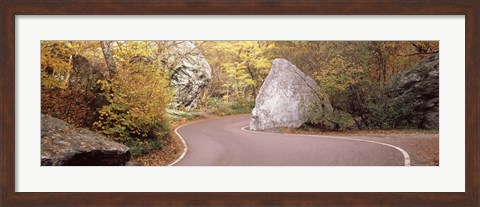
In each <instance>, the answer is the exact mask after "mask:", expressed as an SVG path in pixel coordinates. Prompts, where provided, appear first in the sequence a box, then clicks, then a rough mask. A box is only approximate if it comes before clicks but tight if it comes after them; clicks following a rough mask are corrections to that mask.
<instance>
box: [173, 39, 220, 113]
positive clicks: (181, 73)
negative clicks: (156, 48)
mask: <svg viewBox="0 0 480 207" xmlns="http://www.w3.org/2000/svg"><path fill="white" fill-rule="evenodd" d="M164 44H165V47H166V48H168V49H167V52H166V53H167V54H166V56H167V58H166V60H165V62H166V63H167V65H169V67H170V71H171V78H170V85H171V86H172V87H173V89H174V100H173V103H172V105H173V107H174V108H178V107H185V108H186V109H187V110H189V109H193V108H195V107H196V106H197V102H198V99H199V97H200V94H201V92H202V91H203V89H204V88H205V86H207V84H208V83H209V82H210V80H211V79H212V69H211V68H210V65H209V64H208V62H207V59H205V57H204V56H203V54H202V53H201V52H200V51H199V50H198V48H197V47H196V46H195V44H194V43H193V42H192V41H172V42H166V43H164Z"/></svg>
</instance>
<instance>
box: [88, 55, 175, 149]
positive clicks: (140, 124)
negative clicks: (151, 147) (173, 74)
mask: <svg viewBox="0 0 480 207" xmlns="http://www.w3.org/2000/svg"><path fill="white" fill-rule="evenodd" d="M100 82H101V84H102V91H103V95H104V97H105V98H106V99H107V101H108V103H109V104H107V105H105V106H104V107H103V108H102V109H101V110H100V120H99V121H98V122H96V123H95V126H96V127H97V128H98V129H99V130H101V131H102V132H103V133H104V134H107V135H110V136H112V137H114V139H115V140H116V141H119V142H122V143H124V144H126V145H127V146H130V147H132V148H134V149H132V150H138V153H139V154H142V153H143V150H142V149H148V147H144V145H145V143H144V142H145V141H146V140H148V141H149V142H151V141H152V140H155V139H157V138H161V137H165V136H167V135H168V124H167V119H166V117H165V108H166V106H167V104H168V103H169V102H170V98H171V92H170V89H169V85H168V84H169V82H168V79H167V75H166V74H164V72H162V71H160V70H158V69H157V67H156V65H154V64H152V65H146V64H142V63H130V64H125V65H124V67H123V68H122V69H120V70H119V71H118V72H117V74H116V75H115V76H114V77H113V78H110V79H107V80H102V81H100ZM135 153H137V152H135Z"/></svg>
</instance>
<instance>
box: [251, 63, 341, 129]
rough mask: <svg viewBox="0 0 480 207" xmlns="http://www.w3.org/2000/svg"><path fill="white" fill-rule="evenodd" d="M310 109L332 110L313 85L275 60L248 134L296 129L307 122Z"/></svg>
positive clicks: (258, 97) (286, 64)
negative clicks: (252, 131)
mask: <svg viewBox="0 0 480 207" xmlns="http://www.w3.org/2000/svg"><path fill="white" fill-rule="evenodd" d="M312 108H315V110H316V111H317V112H318V113H323V112H325V111H326V110H331V108H332V106H331V105H330V103H329V102H328V99H327V98H325V97H323V95H322V94H319V86H318V85H317V84H316V83H315V81H314V80H313V79H312V78H310V77H308V76H307V75H305V74H304V73H303V72H302V71H300V70H299V69H298V68H297V67H296V66H295V65H293V64H291V63H290V62H288V61H287V60H285V59H275V60H274V61H273V64H272V68H271V70H270V73H269V74H268V76H267V78H266V79H265V81H264V83H263V85H262V87H261V88H260V92H259V93H258V95H257V97H256V100H255V108H254V109H253V111H252V120H251V121H250V129H251V130H264V129H269V128H278V127H289V128H297V127H300V126H301V125H303V124H304V123H306V122H308V121H310V120H309V119H310V117H311V116H310V114H309V113H311V112H312Z"/></svg>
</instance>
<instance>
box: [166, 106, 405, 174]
mask: <svg viewBox="0 0 480 207" xmlns="http://www.w3.org/2000/svg"><path fill="white" fill-rule="evenodd" d="M249 122H250V115H236V116H229V117H224V118H217V119H210V120H205V121H200V122H195V123H191V124H187V125H184V126H181V127H179V128H177V129H176V132H177V134H178V135H179V136H181V138H182V139H183V140H184V141H185V142H186V145H187V146H188V147H187V150H186V153H185V154H184V156H182V158H181V159H179V160H177V162H175V164H174V165H175V166H385V165H386V166H394V165H396V166H405V165H410V160H409V159H410V158H409V155H408V153H407V152H405V151H404V150H403V149H401V148H399V147H397V146H393V145H388V144H385V143H380V142H372V141H365V140H355V139H354V138H351V137H332V136H320V135H295V134H280V133H266V132H255V131H249V130H246V129H242V128H244V127H245V126H248V123H249Z"/></svg>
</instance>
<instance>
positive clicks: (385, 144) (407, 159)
mask: <svg viewBox="0 0 480 207" xmlns="http://www.w3.org/2000/svg"><path fill="white" fill-rule="evenodd" d="M247 127H248V126H244V127H242V130H243V131H247V132H250V133H259V134H279V133H274V132H259V131H252V130H248V129H246V128H247ZM283 135H299V136H306V137H323V138H331V139H343V140H351V141H359V142H369V143H374V144H380V145H384V146H387V147H391V148H394V149H396V150H398V151H400V152H401V153H402V154H403V157H404V159H405V166H410V155H408V153H407V151H405V150H404V149H402V148H400V147H397V146H395V145H391V144H387V143H383V142H376V141H371V140H360V139H352V138H346V137H337V136H324V135H313V134H283Z"/></svg>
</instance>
